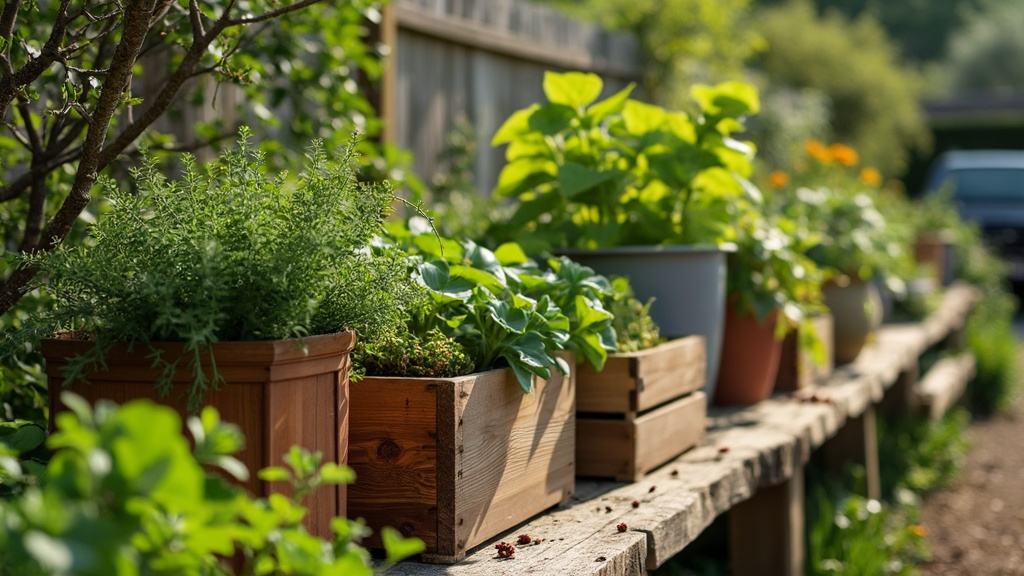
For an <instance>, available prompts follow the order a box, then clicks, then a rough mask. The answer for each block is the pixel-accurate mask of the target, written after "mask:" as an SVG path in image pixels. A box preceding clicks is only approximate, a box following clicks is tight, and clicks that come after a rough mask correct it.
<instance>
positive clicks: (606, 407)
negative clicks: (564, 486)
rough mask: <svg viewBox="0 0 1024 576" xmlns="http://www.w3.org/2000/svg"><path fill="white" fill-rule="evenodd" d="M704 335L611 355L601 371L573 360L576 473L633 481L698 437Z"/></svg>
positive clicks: (702, 418)
mask: <svg viewBox="0 0 1024 576" xmlns="http://www.w3.org/2000/svg"><path fill="white" fill-rule="evenodd" d="M706 369H707V360H706V352H705V347H704V338H703V337H702V336H688V337H685V338H679V339H676V340H671V341H669V342H666V343H664V344H661V345H660V346H657V347H655V348H651V349H649V350H643V351H640V352H631V353H622V354H612V355H610V356H609V357H608V362H607V363H606V364H605V367H604V370H603V371H601V372H595V371H594V369H593V368H592V367H590V366H589V365H581V366H580V367H579V375H578V376H577V382H578V387H579V391H578V393H577V398H576V412H577V417H576V436H577V438H579V439H580V440H579V441H578V442H577V444H576V473H577V474H578V475H580V476H597V477H611V478H615V479H616V480H618V481H620V482H635V481H637V480H639V479H641V478H643V477H644V475H646V474H647V473H648V472H650V471H651V470H653V469H654V468H657V467H658V466H660V465H662V464H664V463H665V462H668V461H669V460H671V459H672V458H674V457H676V456H678V455H679V454H681V453H683V452H685V451H686V450H687V449H689V448H691V447H693V446H695V445H696V444H697V443H698V442H700V440H701V439H702V438H703V437H704V432H705V428H706V416H707V397H706V396H705V394H704V393H703V392H700V391H699V390H700V389H701V387H703V386H704V378H705V370H706Z"/></svg>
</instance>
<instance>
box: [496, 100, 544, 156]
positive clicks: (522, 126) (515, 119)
mask: <svg viewBox="0 0 1024 576" xmlns="http://www.w3.org/2000/svg"><path fill="white" fill-rule="evenodd" d="M538 108H540V105H539V104H534V105H532V106H530V107H529V108H524V109H522V110H518V111H516V112H514V113H513V114H512V115H511V116H509V118H508V120H505V123H504V124H502V125H501V127H500V128H498V131H497V132H496V133H495V134H494V138H491V146H497V145H499V144H504V143H506V142H511V141H512V140H515V139H516V138H519V137H520V136H522V135H524V134H529V133H530V116H531V115H532V114H533V113H534V111H536V110H537V109H538Z"/></svg>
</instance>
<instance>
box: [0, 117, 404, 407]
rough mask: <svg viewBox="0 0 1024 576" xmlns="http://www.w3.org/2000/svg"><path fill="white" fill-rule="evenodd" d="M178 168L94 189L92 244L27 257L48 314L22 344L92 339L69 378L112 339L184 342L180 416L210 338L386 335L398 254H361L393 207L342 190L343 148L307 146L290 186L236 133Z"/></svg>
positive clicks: (394, 303) (197, 387) (144, 172)
mask: <svg viewBox="0 0 1024 576" xmlns="http://www.w3.org/2000/svg"><path fill="white" fill-rule="evenodd" d="M183 163H184V176H183V179H182V180H180V181H171V180H168V179H167V178H165V177H164V176H163V175H162V174H160V172H159V171H158V170H157V166H156V163H155V161H153V160H152V159H148V160H147V161H146V162H144V164H143V166H142V167H141V168H139V169H138V170H136V171H135V172H134V173H133V174H134V179H135V181H136V183H137V185H138V188H139V190H138V193H137V194H134V193H129V192H126V191H123V190H120V189H118V188H117V186H115V184H114V183H113V182H112V181H109V180H107V181H105V182H104V192H105V194H106V195H107V196H108V197H109V198H110V204H111V208H110V211H109V212H108V213H107V214H106V215H104V217H102V218H101V219H100V220H99V221H98V222H97V223H96V224H95V225H94V226H93V227H92V235H93V238H94V240H95V241H94V242H93V243H91V244H89V245H84V246H80V247H76V248H68V247H61V248H59V249H57V250H56V251H55V252H54V253H53V254H52V255H50V256H48V257H46V256H41V257H36V258H33V259H32V260H31V263H32V264H33V265H36V266H39V268H40V270H41V272H42V274H41V275H40V276H39V279H40V282H39V284H40V285H41V286H45V288H46V289H47V290H48V291H49V293H50V294H52V295H53V297H54V299H55V304H56V306H55V308H54V310H52V311H50V312H49V313H45V314H42V315H41V316H40V317H37V318H35V319H34V320H35V321H33V322H32V323H31V326H30V327H29V328H28V329H27V330H26V332H27V334H25V333H22V337H26V338H28V339H29V340H30V341H31V340H33V339H38V338H41V337H47V336H49V335H50V334H51V333H53V332H54V331H57V330H84V331H86V332H88V334H90V335H91V337H93V338H94V339H95V342H96V347H95V348H94V353H92V354H90V355H87V356H85V357H81V358H78V359H76V360H75V361H74V362H73V363H72V364H71V366H70V367H69V369H70V373H69V374H68V376H69V377H70V378H72V379H74V378H77V377H80V376H81V375H82V374H83V373H84V372H85V371H87V370H88V369H89V368H90V367H92V366H95V365H96V364H97V363H99V362H102V358H103V355H104V353H105V352H106V351H107V350H108V349H109V347H110V346H111V345H113V344H114V343H115V342H126V343H129V344H132V345H141V346H143V347H145V348H148V349H149V350H150V351H151V352H153V353H154V354H156V348H155V346H154V343H155V342H159V341H181V342H185V350H186V356H187V357H188V358H189V363H190V365H191V367H192V368H193V374H194V379H193V383H192V386H191V390H190V394H189V407H190V409H191V410H193V411H194V410H196V409H197V408H198V407H199V405H200V403H201V401H202V397H203V392H204V390H206V389H207V388H208V387H209V386H210V385H216V380H215V381H214V382H212V383H211V382H210V381H208V379H207V378H206V377H205V376H204V374H203V373H202V371H201V370H199V369H198V367H199V361H200V358H201V357H202V355H203V354H204V353H206V352H207V351H208V350H209V345H210V344H212V343H214V342H217V341H224V340H266V339H279V338H289V337H302V336H306V335H313V334H325V333H332V332H337V331H341V330H343V329H346V328H350V329H355V330H357V331H358V332H359V334H360V336H361V337H369V336H373V335H376V334H387V333H391V332H393V331H394V330H396V329H397V327H398V326H400V324H401V321H402V316H401V310H402V308H403V306H404V305H405V302H406V301H407V300H408V299H410V298H411V297H412V292H411V288H410V287H409V284H410V283H409V281H408V275H407V272H406V269H405V263H404V261H403V259H402V255H401V254H397V253H390V252H387V251H371V250H369V249H368V247H369V245H370V243H371V242H372V241H373V239H374V238H375V237H376V236H377V235H378V234H380V233H381V231H382V230H383V228H382V226H383V221H384V219H385V217H386V216H387V215H388V213H389V212H390V210H391V206H392V203H393V202H394V201H395V197H394V195H393V193H392V191H391V189H390V188H389V187H388V186H385V185H370V184H360V183H358V182H356V180H355V177H354V167H353V165H352V164H353V152H352V147H351V145H350V147H349V148H348V149H347V150H344V151H342V152H341V154H340V157H339V158H338V159H337V161H336V162H333V163H332V162H330V161H329V159H328V156H327V154H326V152H325V151H324V150H323V149H322V147H321V146H320V145H319V143H316V142H314V143H313V145H312V146H311V147H310V149H309V154H308V156H307V166H306V169H305V171H304V172H303V173H302V174H300V175H298V177H297V178H286V177H285V176H284V175H282V176H278V177H272V176H269V175H268V174H266V173H265V172H264V171H263V166H264V163H265V158H264V156H263V155H262V154H261V153H259V152H257V151H255V150H254V149H253V148H252V146H251V145H250V139H249V132H248V131H247V130H243V131H242V132H241V139H240V142H239V146H238V148H237V149H236V150H230V151H227V152H225V153H224V155H223V157H222V159H221V162H220V163H217V164H213V165H211V166H207V167H206V168H205V169H203V168H202V167H200V166H198V165H196V163H195V162H194V160H192V159H191V158H190V157H188V156H186V157H184V159H183ZM9 340H10V339H9ZM12 344H13V346H11V345H12ZM8 345H9V346H11V347H18V346H19V345H21V342H20V341H14V342H11V341H9V342H8ZM154 364H155V365H157V366H163V367H164V369H165V374H166V376H167V377H166V378H165V379H164V380H163V381H162V382H161V383H160V386H165V385H166V384H167V383H168V382H167V381H168V380H169V376H170V375H171V374H172V373H173V372H174V370H175V369H177V368H178V367H177V366H175V365H168V364H167V363H166V362H165V361H163V360H162V359H161V358H160V357H159V355H156V356H155V357H154ZM163 389H165V390H166V388H163Z"/></svg>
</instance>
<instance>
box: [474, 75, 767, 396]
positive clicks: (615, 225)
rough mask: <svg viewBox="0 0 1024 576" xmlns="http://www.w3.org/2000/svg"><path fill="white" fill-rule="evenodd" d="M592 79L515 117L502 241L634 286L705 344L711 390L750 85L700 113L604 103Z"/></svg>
mask: <svg viewBox="0 0 1024 576" xmlns="http://www.w3.org/2000/svg"><path fill="white" fill-rule="evenodd" d="M602 89H603V85H602V82H601V80H600V78H599V77H597V76H596V75H593V74H583V73H576V72H569V73H565V74H559V73H554V72H549V73H547V74H546V75H545V79H544V92H545V95H546V97H547V102H545V103H543V104H538V105H534V106H531V107H529V108H526V109H524V110H520V111H518V112H516V113H515V114H513V115H512V116H511V117H510V118H509V119H508V120H507V121H506V122H505V123H504V124H503V125H502V126H501V128H500V129H499V130H498V132H497V133H496V134H495V136H494V138H493V140H492V144H494V145H499V144H507V145H508V147H507V149H506V158H507V159H508V163H507V164H506V166H505V167H504V168H503V169H502V171H501V174H500V175H499V181H498V186H497V190H496V193H497V194H498V195H500V196H505V197H515V198H518V199H519V205H518V207H517V208H516V210H515V212H514V214H513V216H512V217H511V219H510V220H509V221H508V222H507V223H506V224H503V225H501V226H499V227H497V228H496V229H495V230H494V231H493V232H494V233H495V234H498V235H501V234H502V233H504V234H505V236H507V237H510V238H513V239H515V240H518V241H519V242H521V243H522V244H524V246H526V247H527V248H528V250H530V251H531V252H539V251H541V250H543V249H551V248H554V249H557V250H559V251H561V252H562V253H565V254H568V255H570V256H571V257H573V258H574V259H576V260H578V261H580V262H581V263H584V264H586V265H588V266H590V267H592V268H594V269H595V270H597V271H598V272H600V273H602V274H605V275H616V276H625V277H628V278H629V279H630V282H631V283H632V285H633V287H634V289H635V290H636V293H637V295H638V296H639V297H640V298H643V299H647V298H654V304H653V306H652V308H651V315H652V316H653V317H654V319H655V321H656V322H657V323H658V324H659V325H660V326H661V329H662V331H663V332H664V333H665V334H666V335H667V336H684V335H690V334H699V335H702V336H704V337H705V339H706V342H707V354H708V370H707V375H706V384H705V390H706V391H707V392H709V393H710V392H711V390H712V389H713V385H714V382H715V379H716V372H717V369H718V359H719V351H720V345H721V336H722V324H723V320H724V311H725V276H726V273H725V270H726V268H725V265H726V264H725V252H726V250H727V249H728V245H727V243H726V242H725V240H724V237H725V236H726V235H727V231H728V230H729V228H730V227H731V226H732V225H733V223H734V218H735V213H734V211H733V210H731V209H730V207H731V206H733V205H734V204H735V203H737V202H738V201H739V200H740V199H742V198H744V197H746V196H747V195H748V193H749V192H750V190H751V186H749V183H748V182H747V181H746V176H748V175H749V173H750V169H751V165H750V159H751V155H752V153H753V148H752V147H751V146H749V145H747V144H745V143H742V142H740V141H738V140H736V139H735V138H733V134H734V133H735V132H737V131H738V130H740V129H741V128H742V123H741V120H742V118H743V117H744V116H745V115H746V114H749V113H753V112H756V111H757V109H758V100H757V93H756V91H755V89H754V88H753V87H751V86H749V85H746V84H741V83H726V84H721V85H719V86H715V87H711V86H696V87H694V89H693V91H692V93H693V96H694V99H695V101H696V107H697V110H698V111H697V112H696V113H695V114H692V115H690V114H686V113H683V112H670V111H667V110H665V109H663V108H660V107H657V106H653V105H650V104H644V103H642V102H639V101H637V100H633V99H631V98H629V95H630V93H631V90H632V87H629V88H626V89H624V90H622V91H620V92H619V93H617V94H614V95H612V96H610V97H608V98H606V99H603V100H598V97H599V96H600V94H601V91H602Z"/></svg>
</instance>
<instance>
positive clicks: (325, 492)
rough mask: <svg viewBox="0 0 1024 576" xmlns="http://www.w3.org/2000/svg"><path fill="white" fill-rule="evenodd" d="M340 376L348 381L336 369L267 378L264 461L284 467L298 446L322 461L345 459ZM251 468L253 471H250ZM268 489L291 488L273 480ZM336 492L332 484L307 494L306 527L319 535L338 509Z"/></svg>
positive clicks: (287, 490) (325, 534) (326, 533)
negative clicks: (280, 378)
mask: <svg viewBox="0 0 1024 576" xmlns="http://www.w3.org/2000/svg"><path fill="white" fill-rule="evenodd" d="M339 379H341V380H343V381H347V380H348V378H347V376H346V377H344V378H341V377H340V375H339V374H337V373H335V374H321V375H319V376H311V377H306V378H300V379H298V380H287V381H282V382H271V383H269V384H268V385H267V393H266V406H265V408H264V412H265V413H266V415H267V428H266V430H265V431H264V434H265V435H266V438H265V439H264V445H265V446H266V453H265V454H264V460H265V462H266V464H265V465H273V466H286V465H285V463H284V455H285V454H287V453H288V451H289V450H290V449H291V447H292V446H295V445H298V446H302V447H303V448H305V449H307V450H309V451H311V452H320V453H321V454H322V455H323V461H324V462H334V463H336V464H345V460H344V458H345V456H346V454H347V448H340V446H339V442H342V443H343V445H344V446H347V444H348V438H347V431H346V434H345V436H344V437H342V436H341V434H339V432H340V431H341V427H342V425H343V424H344V423H345V418H343V417H340V415H339V412H338V410H339V408H341V407H344V403H343V402H339V398H338V394H339V392H340V393H342V394H344V393H345V392H346V391H345V389H344V387H339V384H338V383H339ZM253 472H255V471H253ZM268 490H269V491H270V492H281V493H284V494H288V495H290V494H291V493H292V488H291V486H290V485H289V484H288V483H284V482H274V483H271V484H270V485H269V486H268ZM338 496H339V491H338V490H337V489H336V488H335V487H334V486H325V487H323V488H320V489H319V490H317V491H316V492H314V493H313V494H310V495H309V496H308V497H307V498H306V500H305V501H304V503H303V505H304V506H305V507H306V508H308V509H309V515H308V516H307V519H306V527H307V528H309V530H310V531H311V532H312V533H313V534H316V535H318V536H321V537H330V536H331V535H332V530H331V519H333V518H334V516H335V515H336V514H337V513H338V511H339V506H341V507H342V508H343V507H344V504H343V503H339V502H338Z"/></svg>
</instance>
